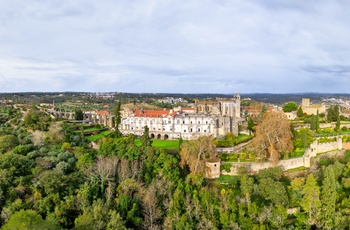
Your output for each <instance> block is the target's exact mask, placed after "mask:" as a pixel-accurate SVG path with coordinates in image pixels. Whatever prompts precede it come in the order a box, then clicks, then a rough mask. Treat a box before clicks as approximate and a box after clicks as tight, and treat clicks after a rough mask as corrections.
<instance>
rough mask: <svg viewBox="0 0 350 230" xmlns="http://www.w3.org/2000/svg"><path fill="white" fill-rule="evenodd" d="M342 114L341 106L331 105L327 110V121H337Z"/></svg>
mask: <svg viewBox="0 0 350 230" xmlns="http://www.w3.org/2000/svg"><path fill="white" fill-rule="evenodd" d="M339 115H340V113H339V106H337V105H335V106H331V107H329V109H328V110H327V121H328V122H335V121H337V119H338V116H339Z"/></svg>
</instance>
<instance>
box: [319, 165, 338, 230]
mask: <svg viewBox="0 0 350 230" xmlns="http://www.w3.org/2000/svg"><path fill="white" fill-rule="evenodd" d="M322 182H323V183H322V191H321V198H322V199H321V201H322V225H323V228H324V229H332V227H333V226H334V224H335V223H334V219H335V215H334V214H335V204H336V199H337V192H336V179H335V175H334V170H333V167H332V166H328V167H327V168H323V181H322Z"/></svg>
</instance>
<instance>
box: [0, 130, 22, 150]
mask: <svg viewBox="0 0 350 230" xmlns="http://www.w3.org/2000/svg"><path fill="white" fill-rule="evenodd" d="M18 144H19V142H18V138H17V137H15V136H14V135H11V134H8V135H4V136H1V137H0V153H5V152H7V151H9V150H11V149H13V148H14V147H16V146H17V145H18Z"/></svg>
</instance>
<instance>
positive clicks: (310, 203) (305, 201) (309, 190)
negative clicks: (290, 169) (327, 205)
mask: <svg viewBox="0 0 350 230" xmlns="http://www.w3.org/2000/svg"><path fill="white" fill-rule="evenodd" d="M302 195H303V198H302V202H301V203H300V205H301V207H302V208H303V209H304V210H305V212H306V213H307V223H306V224H308V225H315V226H317V227H320V226H319V224H320V222H319V221H320V219H321V200H320V187H319V186H318V185H317V181H316V179H315V177H314V175H313V174H309V175H308V177H307V179H306V183H305V185H304V187H303V190H302Z"/></svg>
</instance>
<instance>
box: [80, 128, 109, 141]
mask: <svg viewBox="0 0 350 230" xmlns="http://www.w3.org/2000/svg"><path fill="white" fill-rule="evenodd" d="M111 132H112V131H109V130H107V131H103V132H100V133H99V134H96V135H93V136H88V137H86V138H87V139H88V140H89V141H94V142H96V141H98V140H100V139H101V138H103V137H106V136H108V135H109V134H110V133H111Z"/></svg>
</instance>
